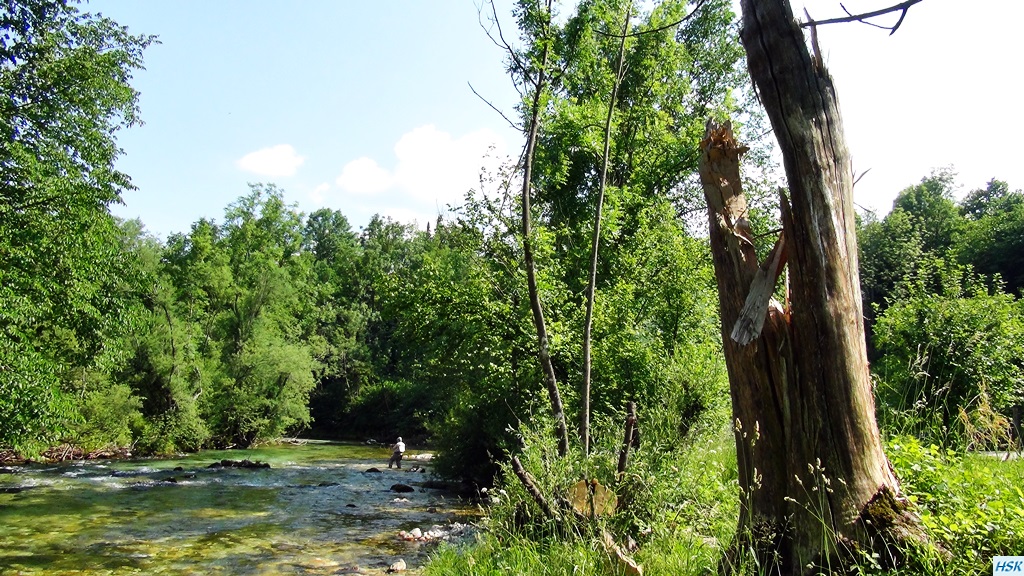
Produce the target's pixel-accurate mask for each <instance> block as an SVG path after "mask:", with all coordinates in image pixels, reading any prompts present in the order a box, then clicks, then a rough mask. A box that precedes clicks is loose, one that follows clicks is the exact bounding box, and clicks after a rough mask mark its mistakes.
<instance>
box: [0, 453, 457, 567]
mask: <svg viewBox="0 0 1024 576" xmlns="http://www.w3.org/2000/svg"><path fill="white" fill-rule="evenodd" d="M388 456H389V453H388V451H387V450H385V449H382V448H379V447H369V446H359V445H347V444H336V443H327V442H310V443H308V444H305V445H301V446H291V445H289V446H280V447H269V448H261V449H256V450H231V451H206V452H200V453H198V454H193V455H189V456H187V457H183V458H178V459H168V460H136V461H87V462H75V463H68V464H52V465H26V466H11V467H6V468H2V469H0V574H3V575H7V574H12V575H13V574H31V575H44V574H45V575H54V574H80V575H90V576H92V575H100V574H104V575H106V574H111V575H120V574H334V573H339V572H344V571H346V570H354V567H355V566H358V567H359V569H360V570H361V571H365V572H367V573H379V572H380V571H382V570H383V568H385V567H387V566H388V564H390V563H392V562H394V561H396V560H397V559H399V558H401V559H404V560H405V562H406V563H408V565H409V567H410V568H416V567H418V566H420V565H422V563H423V562H424V561H425V558H426V554H427V553H428V547H427V546H426V545H423V544H420V543H416V542H407V541H404V540H402V539H401V538H399V537H398V532H399V531H400V530H412V529H413V528H420V529H421V530H423V531H426V530H427V529H429V528H430V527H431V526H433V525H447V524H450V523H452V522H467V521H468V520H472V516H473V515H474V513H475V512H474V509H473V508H472V507H471V506H469V505H468V504H466V503H465V502H462V501H461V500H459V499H458V498H455V497H453V496H451V495H450V494H445V493H442V492H439V491H437V490H432V489H426V488H424V487H423V486H422V483H423V482H424V481H425V480H426V479H427V477H429V474H420V473H415V472H409V471H408V469H409V468H410V467H411V466H412V465H416V464H419V463H417V462H412V461H409V460H406V462H405V463H404V465H405V467H406V469H405V470H402V471H397V470H389V469H388V468H387V458H388ZM222 459H230V460H243V459H250V460H254V461H260V462H267V463H269V464H270V466H271V468H269V469H237V468H223V469H211V468H207V466H208V465H209V464H211V463H213V462H218V461H220V460H222ZM370 467H377V468H379V469H381V470H382V471H383V473H381V474H375V473H367V472H365V470H367V469H368V468H370ZM175 468H179V470H175ZM395 483H404V484H408V485H410V486H413V487H414V488H416V491H415V492H411V493H408V494H396V493H394V492H391V491H390V490H389V488H390V487H391V486H392V485H393V484H395Z"/></svg>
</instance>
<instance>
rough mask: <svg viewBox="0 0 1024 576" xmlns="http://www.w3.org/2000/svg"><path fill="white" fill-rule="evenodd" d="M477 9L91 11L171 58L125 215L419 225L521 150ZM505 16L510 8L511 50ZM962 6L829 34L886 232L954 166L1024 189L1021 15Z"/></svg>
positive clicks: (1023, 5)
mask: <svg viewBox="0 0 1024 576" xmlns="http://www.w3.org/2000/svg"><path fill="white" fill-rule="evenodd" d="M477 4H478V0H416V1H413V0H401V1H399V0H394V1H384V0H379V1H375V2H365V1H355V0H338V1H334V0H304V1H302V2H290V3H284V2H280V1H269V0H217V1H216V2H208V1H206V0H146V1H145V2H140V1H137V0H91V1H89V2H88V3H87V4H85V5H84V8H83V9H84V10H87V11H90V12H100V13H102V14H104V15H106V16H109V17H111V18H113V19H114V20H116V21H118V22H119V23H121V24H123V25H126V26H127V27H128V28H129V30H130V31H132V32H133V33H139V34H155V35H157V36H158V37H159V41H160V43H159V44H154V45H153V46H151V47H150V48H149V49H148V50H147V52H146V70H143V71H139V72H137V73H136V74H135V77H134V79H133V81H132V84H133V86H135V88H136V89H138V90H139V91H140V92H141V98H140V106H141V110H142V119H143V121H144V122H145V124H144V125H142V126H135V127H131V128H128V129H126V130H124V131H122V132H120V133H119V134H118V142H119V144H120V146H121V148H122V149H123V150H124V154H123V156H122V157H121V158H120V159H119V161H118V168H119V169H121V170H122V171H124V172H126V173H127V174H128V175H129V176H131V178H132V180H133V182H134V184H135V186H136V187H137V190H132V191H128V192H126V193H125V194H124V197H123V200H124V204H123V205H119V206H115V207H114V209H113V212H114V213H115V214H116V215H118V216H121V217H124V218H135V217H138V218H140V219H141V220H142V222H143V223H144V224H145V225H146V228H147V229H148V230H149V231H150V232H151V233H153V234H155V235H157V236H159V237H163V238H166V237H167V235H169V234H171V233H174V232H187V231H188V230H189V229H190V227H191V225H192V223H194V222H195V221H197V220H198V219H200V218H204V217H205V218H212V219H215V220H218V221H220V220H222V219H223V214H224V209H225V208H226V207H227V206H228V205H229V204H230V203H231V202H234V201H235V200H237V199H238V198H239V197H241V196H243V195H245V194H247V193H248V191H249V188H248V184H249V183H256V182H265V183H274V184H276V185H277V186H279V187H280V188H281V189H283V190H284V191H285V198H286V200H288V201H289V202H294V203H295V204H297V205H298V207H299V209H301V210H302V211H304V212H307V213H308V212H311V211H313V210H316V209H319V208H323V207H327V208H332V209H337V210H340V211H341V212H342V213H344V214H345V215H346V216H347V217H348V219H349V221H350V222H351V223H352V224H353V226H354V228H356V229H358V228H359V227H362V226H365V224H366V223H367V222H368V221H369V219H370V217H371V216H372V215H373V214H376V213H379V214H382V215H386V216H390V217H392V218H395V219H397V220H400V221H403V222H412V221H416V222H417V224H418V225H419V226H420V227H421V228H422V227H425V226H426V224H427V223H428V222H432V221H433V220H435V219H436V217H437V215H438V213H441V212H444V211H445V209H446V207H447V206H448V205H451V204H458V203H459V202H460V201H461V199H462V197H463V195H464V194H465V192H466V191H467V190H468V189H470V188H471V187H474V186H476V185H477V183H478V182H479V174H480V171H481V169H482V168H485V167H486V168H488V169H493V168H495V167H496V166H497V165H498V163H499V162H500V161H501V160H502V159H504V158H506V157H508V156H509V155H513V156H517V155H518V153H519V150H520V148H521V146H522V143H523V138H522V136H521V135H520V134H519V133H518V132H517V131H515V130H514V129H512V128H511V127H510V126H509V125H508V123H507V122H506V121H505V119H503V118H502V117H501V116H500V115H499V114H498V113H496V112H495V111H494V110H493V109H492V108H491V105H493V106H495V107H497V108H499V109H501V110H502V111H504V112H505V114H506V115H508V116H509V117H514V116H515V109H514V107H515V104H516V102H517V98H518V95H517V94H516V92H515V91H514V89H513V87H512V85H511V83H510V81H509V80H508V77H507V74H506V71H505V63H504V53H503V52H502V50H501V49H499V48H498V47H496V46H495V45H494V44H493V43H491V41H490V40H489V39H488V37H487V35H486V34H485V32H484V30H483V29H482V28H481V25H480V20H479V15H478V9H477ZM511 4H512V2H511V0H499V1H498V3H497V6H498V13H499V16H501V17H502V18H503V22H504V24H505V31H506V34H508V33H509V32H511V33H512V34H513V35H514V34H515V32H514V26H513V21H512V17H511V14H510V9H511ZM793 4H794V9H795V10H797V11H798V12H800V13H802V11H803V7H804V6H805V5H806V7H807V9H808V10H809V11H810V13H811V16H812V17H814V18H815V19H824V18H828V17H833V16H841V15H842V8H841V7H840V5H839V2H837V1H834V0H806V1H805V2H802V3H801V2H800V1H799V0H795V1H794V2H793ZM888 4H889V2H887V1H885V0H883V1H878V0H849V1H848V2H846V3H845V5H846V7H847V8H849V9H850V10H851V11H854V12H862V11H868V10H872V9H876V8H879V7H883V6H886V5H888ZM965 5H966V4H965V3H963V2H960V1H958V0H925V1H924V2H921V3H920V4H918V5H915V6H914V7H913V8H912V9H911V10H910V12H909V14H908V16H907V18H906V20H905V21H904V23H903V25H902V26H901V28H900V29H899V31H897V32H896V34H894V35H892V36H889V35H888V32H887V31H883V30H878V29H875V28H871V27H869V26H866V25H862V24H837V25H830V26H823V27H821V28H820V29H819V39H820V44H821V47H822V52H823V54H824V57H825V60H826V64H827V66H828V67H829V69H830V71H831V73H832V75H833V77H834V79H835V82H836V86H837V91H838V94H839V101H840V104H841V110H842V114H843V119H844V126H845V128H846V134H847V140H848V145H849V147H850V149H851V152H852V155H853V159H854V170H855V172H856V173H858V174H860V173H862V172H865V171H867V173H866V175H865V176H864V177H863V178H862V179H861V181H860V182H859V183H858V184H857V187H856V189H855V191H854V202H855V203H856V204H857V205H858V206H860V207H862V208H866V209H870V210H874V211H877V212H878V213H879V215H884V214H885V213H886V212H888V211H889V209H890V208H891V206H892V201H893V199H894V198H895V196H896V194H897V193H898V192H899V191H900V190H902V189H903V188H906V187H907V186H911V185H913V184H915V183H917V182H919V181H920V180H921V178H922V177H924V176H926V175H928V174H929V173H930V172H931V171H932V170H933V169H935V168H940V167H944V166H953V167H954V169H955V170H956V171H957V172H958V174H959V182H960V186H961V188H960V190H959V194H964V193H966V192H967V191H969V190H972V189H975V188H980V187H983V186H984V185H985V183H986V182H987V181H988V180H989V179H991V178H999V179H1001V180H1005V181H1008V182H1009V184H1010V187H1011V188H1012V189H1016V188H1021V187H1024V162H1022V159H1021V158H1020V154H1019V152H1020V151H1021V149H1022V147H1021V146H1020V145H1019V144H1018V143H1017V138H1018V137H1019V136H1020V135H1021V134H1024V116H1022V115H1021V114H1020V110H1019V105H1018V101H1019V98H1020V97H1019V93H1020V89H1021V87H1022V84H1024V79H1022V75H1021V72H1020V68H1018V67H1019V66H1020V62H1021V61H1022V60H1024V42H1022V41H1021V40H1020V38H1019V37H1018V34H1019V31H1018V30H1017V27H1016V24H1017V23H1019V22H1020V21H1022V20H1024V2H1019V0H976V1H975V2H972V3H970V6H971V8H970V9H967V8H965V7H964V6H965ZM568 9H569V8H564V9H563V11H567V10H568ZM890 20H892V18H890ZM1015 70H1016V71H1015ZM470 84H471V85H472V86H473V88H475V90H476V91H477V92H479V93H480V94H481V95H483V96H484V97H485V98H486V99H487V100H488V101H489V102H490V104H488V103H485V102H484V101H483V100H481V99H480V98H479V97H477V96H476V95H474V94H473V91H472V90H471V89H470Z"/></svg>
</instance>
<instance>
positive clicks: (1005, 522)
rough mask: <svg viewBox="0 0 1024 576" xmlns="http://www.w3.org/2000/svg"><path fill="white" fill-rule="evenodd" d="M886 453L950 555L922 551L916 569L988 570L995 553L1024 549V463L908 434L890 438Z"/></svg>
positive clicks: (931, 533)
mask: <svg viewBox="0 0 1024 576" xmlns="http://www.w3.org/2000/svg"><path fill="white" fill-rule="evenodd" d="M888 454H889V460H890V462H892V464H893V466H894V467H895V468H896V471H897V473H898V475H899V477H900V480H901V482H902V484H903V489H904V492H905V493H906V494H907V497H908V498H909V499H910V500H911V501H912V502H914V503H915V504H916V505H917V509H918V512H919V513H920V515H921V522H922V523H923V524H924V527H925V529H926V531H927V533H928V535H929V536H930V537H931V538H932V540H933V542H935V543H936V544H938V545H940V546H941V547H942V548H944V549H945V550H946V551H947V552H948V553H949V555H948V557H947V558H942V557H941V556H940V555H939V554H938V553H937V552H935V551H931V552H929V551H919V554H918V558H917V559H916V560H917V562H918V563H919V564H921V565H920V566H918V567H917V568H916V570H917V571H918V572H926V573H928V574H958V575H959V574H979V575H981V574H990V573H991V566H992V564H991V563H992V557H993V556H1012V555H1016V554H1020V553H1021V550H1024V492H1022V491H1021V485H1022V481H1024V461H1022V460H1014V461H1006V462H1002V461H999V460H997V459H996V458H993V457H991V456H984V455H979V454H960V453H958V452H955V451H953V450H948V449H942V448H940V447H939V446H938V445H935V444H931V445H928V446H924V445H923V444H921V443H920V442H919V441H918V440H917V439H915V438H913V437H909V436H903V437H898V438H896V439H894V440H892V441H891V442H890V443H889V449H888Z"/></svg>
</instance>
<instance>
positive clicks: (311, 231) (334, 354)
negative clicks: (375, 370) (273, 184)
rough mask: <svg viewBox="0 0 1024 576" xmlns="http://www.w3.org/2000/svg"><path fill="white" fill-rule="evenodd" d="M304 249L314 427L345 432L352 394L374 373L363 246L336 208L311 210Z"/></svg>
mask: <svg viewBox="0 0 1024 576" xmlns="http://www.w3.org/2000/svg"><path fill="white" fill-rule="evenodd" d="M303 250H304V252H305V254H306V255H307V256H310V257H311V258H312V277H311V286H310V289H311V291H312V294H311V298H312V299H313V300H312V305H311V306H310V307H308V308H307V309H306V312H305V313H304V314H303V322H304V325H305V328H304V332H305V333H304V336H303V340H304V341H306V342H307V343H308V344H309V346H310V348H311V351H312V353H313V355H314V358H316V359H317V361H318V362H319V369H318V370H317V373H316V382H317V386H316V389H315V390H314V391H313V393H312V396H311V398H310V412H311V414H312V417H313V420H314V427H315V429H317V430H319V431H323V432H324V433H327V434H338V433H342V432H345V418H344V416H345V414H346V412H347V411H348V409H349V403H350V401H351V399H352V397H353V396H354V395H355V394H357V393H358V392H359V390H360V388H361V387H362V386H363V384H365V383H366V382H367V381H368V380H370V379H371V376H372V363H371V360H370V349H369V347H368V346H367V343H366V331H367V323H368V321H369V319H370V312H371V311H370V308H369V306H368V305H367V304H366V303H365V302H363V301H362V299H361V298H360V294H361V292H360V289H361V286H362V284H361V279H360V278H359V276H358V274H359V263H360V260H361V258H362V247H361V246H360V245H359V238H358V236H357V235H356V233H355V232H353V231H352V229H351V226H350V225H349V223H348V219H346V218H345V216H344V215H343V214H342V213H341V212H338V211H336V210H330V209H326V208H325V209H321V210H317V211H316V212H314V213H312V214H310V215H309V217H308V218H307V219H306V225H305V229H304V231H303Z"/></svg>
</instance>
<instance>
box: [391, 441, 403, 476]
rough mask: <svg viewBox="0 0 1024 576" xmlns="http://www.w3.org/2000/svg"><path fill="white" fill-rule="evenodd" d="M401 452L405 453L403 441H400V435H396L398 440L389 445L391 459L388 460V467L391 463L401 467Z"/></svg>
mask: <svg viewBox="0 0 1024 576" xmlns="http://www.w3.org/2000/svg"><path fill="white" fill-rule="evenodd" d="M402 454H405V442H402V437H401V436H399V437H398V442H395V445H394V446H392V447H391V460H388V468H391V465H392V464H398V469H399V470H401V469H402Z"/></svg>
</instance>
